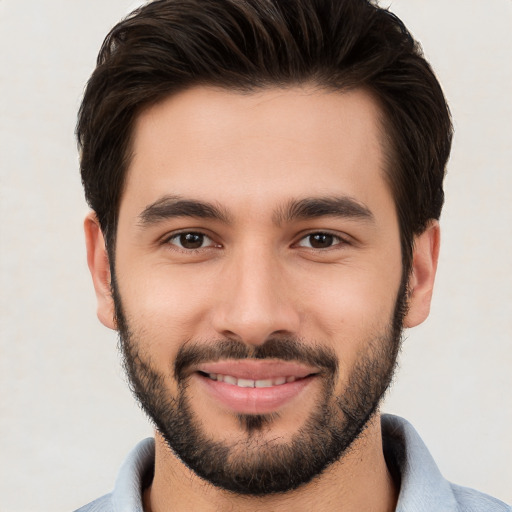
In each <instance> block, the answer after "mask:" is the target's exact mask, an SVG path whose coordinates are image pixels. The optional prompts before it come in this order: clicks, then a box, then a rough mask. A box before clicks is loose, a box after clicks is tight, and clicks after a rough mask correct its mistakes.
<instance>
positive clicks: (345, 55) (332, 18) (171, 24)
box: [76, 0, 452, 268]
mask: <svg viewBox="0 0 512 512" xmlns="http://www.w3.org/2000/svg"><path fill="white" fill-rule="evenodd" d="M305 83H310V84H311V83H312V84H315V85H318V86H321V87H326V88H329V89H333V90H340V91H342V90H347V89H349V88H364V89H365V90H367V91H369V92H370V93H371V94H372V96H373V97H375V98H376V99H377V101H378V102H379V104H380V106H381V109H382V112H383V117H384V119H383V122H384V126H385V130H383V131H384V132H385V134H386V136H387V137H386V138H387V140H388V144H387V145H388V146H389V147H388V148H387V149H388V151H387V153H388V169H387V179H388V182H389V185H390V187H391V190H392V193H393V197H394V200H395V204H396V208H397V213H398V218H399V224H400V233H401V243H402V258H403V261H404V268H408V267H409V264H410V259H411V255H412V244H413V238H414V235H415V234H418V233H421V232H422V231H423V230H424V229H425V227H426V225H427V223H428V221H429V220H430V219H437V218H439V216H440V213H441V208H442V205H443V201H444V193H443V178H444V175H445V166H446V162H447V160H448V157H449V153H450V147H451V139H452V124H451V119H450V113H449V110H448V107H447V104H446V101H445V98H444V95H443V92H442V90H441V87H440V85H439V83H438V81H437V79H436V77H435V76H434V73H433V72H432V69H431V67H430V65H429V64H428V63H427V62H426V60H425V59H424V58H423V55H422V51H421V48H420V46H419V45H418V43H417V42H416V41H415V40H414V39H413V38H412V36H411V35H410V33H409V32H408V31H407V29H406V28H405V26H404V25H403V23H402V22H401V21H400V20H399V19H398V18H397V17H396V16H395V15H394V14H392V13H391V12H389V11H388V10H386V9H383V8H380V7H378V6H377V5H376V4H375V3H374V2H372V1H369V0H156V1H153V2H151V3H149V4H147V5H145V6H143V7H141V8H139V9H137V10H136V11H134V12H133V13H132V14H130V15H129V16H128V17H127V18H126V19H125V20H123V21H121V22H120V23H119V24H118V25H116V26H115V27H114V28H113V29H112V30H111V32H110V33H109V34H108V35H107V37H106V39H105V41H104V43H103V46H102V48H101V50H100V53H99V56H98V61H97V67H96V69H95V70H94V72H93V74H92V76H91V78H90V80H89V82H88V84H87V87H86V90H85V94H84V98H83V102H82V105H81V107H80V112H79V116H78V124H77V130H76V133H77V138H78V145H79V149H80V155H81V173H82V182H83V184H84V189H85V195H86V199H87V201H88V203H89V205H90V206H91V208H92V209H93V210H94V211H95V212H96V214H97V216H98V219H99V222H100V225H101V229H102V231H103V233H104V235H105V239H106V241H107V247H108V248H109V250H110V251H112V250H113V247H114V243H115V233H116V225H117V216H118V210H119V203H120V198H121V194H122V190H123V184H124V179H125V173H126V169H127V166H128V165H129V160H130V152H129V149H130V138H131V133H132V129H133V123H134V120H135V118H136V116H137V115H138V114H139V113H140V111H141V110H142V109H143V108H145V107H147V106H148V105H151V104H154V103H156V102H158V101H159V100H161V99H163V98H165V97H167V96H168V95H170V94H173V93H176V92H177V91H180V90H183V89H185V88H188V87H191V86H193V85H212V86H219V87H222V88H226V89H234V90H241V91H251V90H256V89H258V88H265V87H289V86H292V85H300V84H305ZM111 254H112V253H111Z"/></svg>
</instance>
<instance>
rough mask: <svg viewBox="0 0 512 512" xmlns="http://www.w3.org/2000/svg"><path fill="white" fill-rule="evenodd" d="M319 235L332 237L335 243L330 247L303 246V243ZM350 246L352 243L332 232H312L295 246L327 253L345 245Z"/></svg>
mask: <svg viewBox="0 0 512 512" xmlns="http://www.w3.org/2000/svg"><path fill="white" fill-rule="evenodd" d="M319 235H321V236H326V237H331V238H332V242H333V243H332V245H329V247H312V246H311V245H309V246H304V245H301V242H303V241H305V240H307V239H311V237H313V236H319ZM349 244H350V242H349V241H348V240H347V239H346V238H344V237H342V236H340V235H338V234H334V233H331V232H330V231H311V232H309V233H306V234H305V235H303V236H302V237H301V238H300V239H299V241H298V242H297V243H296V244H294V245H296V246H298V247H306V248H308V249H313V250H315V251H326V250H329V249H332V248H335V247H337V246H344V245H349Z"/></svg>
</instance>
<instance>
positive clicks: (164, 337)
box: [118, 265, 211, 360]
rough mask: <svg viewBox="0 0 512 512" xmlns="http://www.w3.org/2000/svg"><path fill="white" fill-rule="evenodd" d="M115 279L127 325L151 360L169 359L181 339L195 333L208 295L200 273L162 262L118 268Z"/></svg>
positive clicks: (174, 353)
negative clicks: (178, 269) (175, 268)
mask: <svg viewBox="0 0 512 512" xmlns="http://www.w3.org/2000/svg"><path fill="white" fill-rule="evenodd" d="M118 281H119V292H120V295H121V298H122V304H123V308H124V313H125V315H126V318H127V322H128V324H129V326H130V329H131V330H132V331H133V332H135V333H138V335H137V338H138V339H139V340H142V342H143V343H144V346H145V348H146V349H147V350H148V352H149V353H151V356H152V358H153V359H154V360H160V359H161V358H163V359H165V360H169V357H171V358H172V357H174V356H175V355H176V352H177V350H178V349H179V348H180V346H181V345H182V344H183V343H185V342H187V341H188V340H190V339H195V338H196V337H197V326H198V324H199V322H200V321H201V319H202V318H204V316H205V311H206V310H207V303H208V300H207V298H208V296H209V295H211V292H210V290H209V289H208V286H207V285H206V283H204V282H201V281H202V280H201V278H200V276H198V275H194V273H190V272H186V271H185V272H183V271H182V272H176V271H172V270H171V269H169V268H168V269H165V268H161V266H157V267H155V268H154V269H147V268H145V269H144V271H140V272H138V271H137V269H136V268H135V266H133V265H131V266H130V272H124V273H123V272H121V270H120V272H119V275H118ZM203 281H204V280H203Z"/></svg>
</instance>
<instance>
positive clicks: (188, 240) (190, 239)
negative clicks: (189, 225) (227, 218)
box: [169, 233, 213, 250]
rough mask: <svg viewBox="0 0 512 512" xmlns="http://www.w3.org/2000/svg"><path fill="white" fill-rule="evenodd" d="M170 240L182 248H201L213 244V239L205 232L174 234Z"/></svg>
mask: <svg viewBox="0 0 512 512" xmlns="http://www.w3.org/2000/svg"><path fill="white" fill-rule="evenodd" d="M169 242H170V243H171V244H173V245H177V246H178V247H180V248H181V249H189V250H193V249H201V248H203V247H209V246H211V245H212V244H213V242H212V240H211V239H210V238H209V237H207V236H206V235H203V233H179V234H177V235H174V236H173V237H172V238H171V239H170V240H169Z"/></svg>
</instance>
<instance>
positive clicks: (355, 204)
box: [139, 196, 374, 227]
mask: <svg viewBox="0 0 512 512" xmlns="http://www.w3.org/2000/svg"><path fill="white" fill-rule="evenodd" d="M176 217H195V218H198V219H213V220H219V221H221V222H223V223H226V224H229V223H231V217H230V215H229V214H228V212H227V211H226V210H225V209H224V208H222V207H221V206H220V205H215V204H213V203H209V202H205V201H199V200H195V199H185V198H183V197H181V196H164V197H162V198H160V199H158V200H157V201H155V202H154V203H152V204H150V205H149V206H147V207H146V208H144V210H143V211H142V212H141V213H140V214H139V225H140V226H141V227H149V226H151V225H153V224H157V223H158V222H161V221H163V220H167V219H172V218H176ZM318 217H341V218H355V219H361V220H366V221H370V222H373V221H374V217H373V214H372V212H371V211H370V210H369V209H368V208H367V207H366V206H365V205H364V204H362V203H360V202H359V201H356V200H355V199H353V198H351V197H348V196H341V197H308V198H304V199H299V200H291V201H289V202H288V204H287V205H286V206H284V207H283V208H280V209H278V210H276V211H275V213H274V215H273V222H274V223H275V224H276V225H280V224H282V223H283V222H293V221H294V220H307V219H314V218H318Z"/></svg>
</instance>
